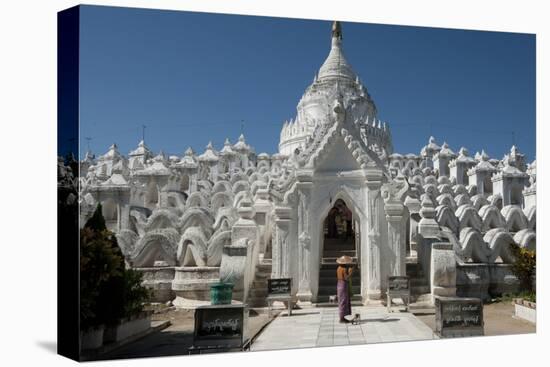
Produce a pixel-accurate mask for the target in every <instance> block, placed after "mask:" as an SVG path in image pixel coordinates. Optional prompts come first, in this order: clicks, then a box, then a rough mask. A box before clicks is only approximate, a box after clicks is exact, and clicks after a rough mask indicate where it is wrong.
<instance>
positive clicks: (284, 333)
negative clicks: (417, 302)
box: [251, 306, 436, 351]
mask: <svg viewBox="0 0 550 367" xmlns="http://www.w3.org/2000/svg"><path fill="white" fill-rule="evenodd" d="M352 312H353V313H354V314H355V313H359V314H361V321H360V324H359V325H352V324H341V323H340V322H339V318H338V309H337V308H336V307H330V308H305V309H301V310H293V311H292V316H291V317H288V316H287V314H286V312H283V313H281V314H279V316H278V317H277V318H276V319H275V320H273V321H272V322H271V323H270V324H269V325H268V326H267V327H266V328H265V329H264V330H263V331H262V333H261V334H260V335H259V336H258V337H257V338H256V340H255V341H254V342H253V343H252V346H251V350H253V351H257V350H273V349H290V348H309V347H327V346H336V345H350V344H368V343H381V342H396V341H412V340H429V339H434V338H436V337H435V336H434V334H433V332H432V330H431V329H430V328H429V327H428V326H427V325H426V324H424V323H423V322H422V321H420V320H419V319H418V318H417V317H416V316H414V315H413V314H412V313H408V312H399V311H394V312H392V313H387V312H386V308H385V307H380V306H359V307H353V308H352Z"/></svg>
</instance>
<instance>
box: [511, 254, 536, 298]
mask: <svg viewBox="0 0 550 367" xmlns="http://www.w3.org/2000/svg"><path fill="white" fill-rule="evenodd" d="M511 248H512V252H513V254H514V257H515V259H516V261H515V262H514V264H513V265H512V272H513V273H514V274H515V275H516V276H517V277H518V279H519V281H520V286H521V289H522V291H525V292H532V291H534V290H535V289H534V287H533V278H534V276H535V274H536V266H537V257H536V252H535V251H532V250H529V249H527V248H522V247H519V246H518V245H516V244H513V245H512V247H511Z"/></svg>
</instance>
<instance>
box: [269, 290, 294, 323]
mask: <svg viewBox="0 0 550 367" xmlns="http://www.w3.org/2000/svg"><path fill="white" fill-rule="evenodd" d="M266 300H267V307H268V314H267V315H268V317H271V310H272V309H273V303H274V302H283V303H285V304H286V307H287V309H288V316H292V308H293V307H294V303H295V302H296V301H295V299H294V297H292V296H291V295H283V294H281V295H272V296H267V298H266Z"/></svg>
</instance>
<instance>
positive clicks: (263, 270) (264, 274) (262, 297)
mask: <svg viewBox="0 0 550 367" xmlns="http://www.w3.org/2000/svg"><path fill="white" fill-rule="evenodd" d="M270 276H271V261H270V260H263V261H262V262H260V263H258V264H257V265H256V274H255V275H254V280H253V282H252V285H251V286H250V289H249V291H248V299H247V302H246V303H247V304H248V306H249V307H266V306H267V302H266V297H267V280H268V279H269V278H270Z"/></svg>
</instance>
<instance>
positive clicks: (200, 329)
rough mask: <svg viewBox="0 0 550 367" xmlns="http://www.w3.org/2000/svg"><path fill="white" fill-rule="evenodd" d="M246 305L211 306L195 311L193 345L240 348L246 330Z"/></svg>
mask: <svg viewBox="0 0 550 367" xmlns="http://www.w3.org/2000/svg"><path fill="white" fill-rule="evenodd" d="M245 311H246V307H245V305H211V306H200V307H197V308H196V309H195V330H194V334H193V345H194V346H195V347H197V346H208V347H218V348H221V347H226V348H240V347H242V345H243V342H244V333H245V329H246V315H245Z"/></svg>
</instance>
